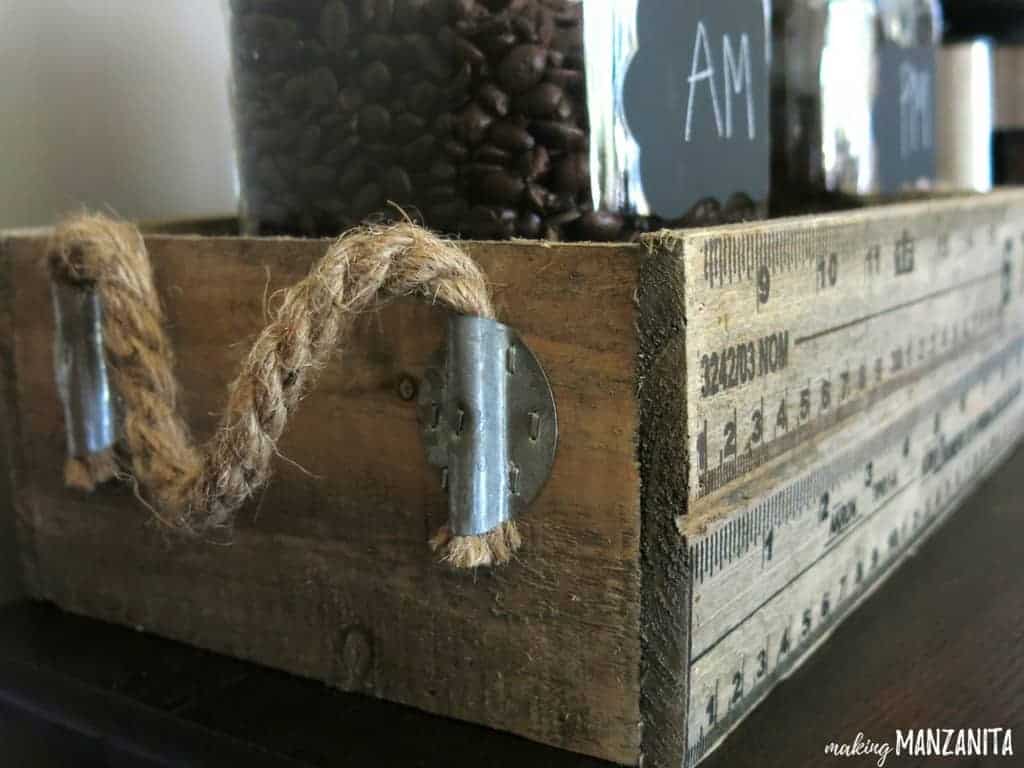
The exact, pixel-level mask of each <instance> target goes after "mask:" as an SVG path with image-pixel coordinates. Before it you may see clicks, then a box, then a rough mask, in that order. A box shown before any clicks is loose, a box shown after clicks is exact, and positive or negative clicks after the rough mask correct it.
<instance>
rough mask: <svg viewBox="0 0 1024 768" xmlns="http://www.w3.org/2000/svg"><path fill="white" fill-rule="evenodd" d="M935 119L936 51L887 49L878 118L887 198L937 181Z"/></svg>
mask: <svg viewBox="0 0 1024 768" xmlns="http://www.w3.org/2000/svg"><path fill="white" fill-rule="evenodd" d="M963 108H967V107H966V106H965V107H963ZM935 119H936V113H935V49H934V48H933V47H931V46H915V47H904V46H900V45H896V44H894V43H887V44H885V45H883V46H882V48H881V50H880V51H879V78H878V98H877V100H876V102H875V114H874V124H875V132H876V136H877V137H878V177H879V185H880V188H881V191H882V193H883V194H896V193H897V192H899V191H901V190H903V189H906V188H908V187H913V186H916V185H917V184H918V182H921V181H930V180H931V179H933V178H934V177H935Z"/></svg>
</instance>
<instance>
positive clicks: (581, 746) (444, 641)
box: [4, 236, 640, 763]
mask: <svg viewBox="0 0 1024 768" xmlns="http://www.w3.org/2000/svg"><path fill="white" fill-rule="evenodd" d="M44 243H45V238H40V237H38V236H35V237H33V236H28V237H12V238H10V239H8V241H7V242H6V243H5V245H4V249H5V251H4V253H5V255H6V259H5V269H7V270H9V272H10V273H12V274H14V275H15V276H16V279H15V280H14V281H13V284H12V285H10V286H8V290H7V293H8V296H9V300H10V301H12V302H13V304H12V306H13V322H14V327H15V334H14V339H13V342H14V347H15V349H14V356H15V358H16V370H17V373H16V390H17V413H18V414H19V417H20V424H18V425H17V430H18V431H17V433H16V434H17V439H18V451H17V467H16V476H17V478H18V491H17V503H16V508H17V517H18V522H19V538H20V545H21V552H22V559H23V563H24V566H25V575H26V579H27V582H28V586H29V589H30V590H31V593H32V595H33V596H35V597H38V598H43V599H47V600H52V601H53V602H55V603H57V604H58V605H60V606H62V607H63V608H66V609H67V610H70V611H74V612H77V613H82V614H88V615H91V616H95V617H99V618H103V619H107V620H109V621H114V622H117V623H120V624H126V625H129V626H137V627H139V628H143V629H145V630H147V631H151V632H155V633H157V634H160V635H164V636H167V637H171V638H175V639H178V640H182V641H185V642H188V643H193V644H196V645H200V646H203V647H206V648H210V649H213V650H216V651H219V652H222V653H226V654H230V655H233V656H237V657H240V658H244V659H251V660H254V661H258V662H260V663H263V664H268V665H272V666H275V667H279V668H282V669H285V670H288V671H291V672H294V673H297V674H301V675H306V676H310V677H315V678H319V679H322V680H326V681H328V682H329V683H331V684H333V685H336V686H338V687H341V688H344V689H347V690H356V691H365V692H369V693H372V694H374V695H377V696H381V697H384V698H388V699H391V700H394V701H399V702H402V703H406V704H411V705H414V706H417V707H420V708H423V709H425V710H428V711H432V712H438V713H443V714H446V715H449V716H453V717H458V718H463V719H466V720H471V721H475V722H482V723H488V724H490V725H492V726H495V727H499V728H504V729H508V730H510V731H512V732H515V733H518V734H522V735H525V736H529V737H530V738H533V739H537V740H539V741H542V742H546V743H549V744H555V745H558V746H561V747H563V748H567V749H572V750H575V751H579V752H582V753H585V754H592V755H599V756H601V757H604V758H608V759H613V760H617V761H620V762H623V763H635V762H637V760H638V756H639V746H640V728H639V726H638V724H639V721H640V714H639V676H640V599H639V591H640V557H639V534H640V515H639V510H638V507H639V496H640V492H639V469H638V464H637V460H636V456H635V435H636V433H637V420H638V412H637V410H638V409H637V407H636V405H635V399H634V396H633V395H634V389H635V359H636V354H637V352H636V348H635V346H636V345H635V335H634V331H633V323H634V310H633V307H634V303H633V302H634V290H635V284H636V275H637V270H638V261H639V259H640V250H639V249H638V248H635V247H614V246H612V247H602V246H590V247H574V246H544V245H529V246H527V245H522V244H519V245H510V244H506V245H491V246H473V247H472V253H473V255H474V256H475V257H476V258H478V259H479V260H480V262H481V264H482V265H483V267H484V270H485V272H486V273H487V274H488V275H489V277H490V279H491V280H492V282H493V285H494V289H495V298H496V305H497V308H498V313H499V317H500V318H502V319H503V320H504V321H505V322H507V323H509V324H510V325H512V326H514V327H515V328H516V329H517V330H518V331H520V333H521V334H522V335H523V336H524V337H525V339H526V340H527V342H528V344H529V345H530V346H531V348H532V349H533V350H534V352H535V353H536V354H537V356H538V357H539V358H540V360H541V361H542V363H543V365H544V366H545V368H546V371H547V374H548V376H549V378H550V380H551V383H552V386H553V389H554V392H555V398H556V401H557V403H558V407H559V424H560V429H561V444H560V450H559V453H558V457H557V461H556V464H555V468H554V472H553V475H552V477H551V479H550V481H549V483H548V485H547V486H546V488H545V490H544V492H543V494H542V496H541V497H540V498H539V499H538V501H537V502H535V504H534V505H533V506H532V507H531V509H530V510H529V512H528V513H527V514H526V515H525V516H524V517H523V519H522V527H523V534H524V537H525V541H526V547H525V550H524V552H523V554H522V556H521V557H520V558H519V559H518V560H517V561H516V563H515V564H514V565H512V566H510V567H508V568H503V569H498V570H494V571H481V572H479V573H476V574H460V573H453V572H451V571H449V570H446V569H444V568H442V567H439V566H438V565H437V564H436V563H435V562H434V561H433V560H432V558H431V556H430V553H429V551H428V549H427V547H426V543H425V542H426V539H427V537H428V535H429V534H430V533H431V532H432V531H433V530H435V529H436V528H437V526H438V525H440V524H441V523H442V522H443V520H444V519H445V517H446V510H445V502H444V498H443V496H442V493H441V490H440V487H439V482H438V478H437V476H436V473H435V472H434V471H433V470H431V469H430V468H429V467H427V465H426V462H425V459H424V456H423V448H422V444H421V441H420V437H419V431H418V426H417V423H416V416H415V404H414V403H412V402H405V401H403V400H402V399H401V398H400V397H399V394H398V383H399V381H400V379H401V378H402V377H405V376H409V377H412V378H413V379H414V380H416V379H418V378H419V376H420V374H421V372H422V370H423V367H424V365H425V362H426V359H427V358H428V356H429V355H430V354H431V353H433V351H434V350H436V349H437V348H438V346H439V343H440V340H441V333H442V329H443V317H442V316H441V314H442V313H440V312H438V311H436V310H432V309H431V308H429V307H426V306H423V305H421V304H418V303H415V302H408V303H402V304H400V305H398V306H395V307H392V308H389V309H387V310H386V311H383V312H381V313H379V314H373V315H369V316H367V317H365V318H363V319H362V320H361V321H360V323H359V324H358V328H357V331H356V333H355V335H354V339H353V341H352V344H351V347H350V349H349V350H347V351H346V353H345V354H344V356H343V363H344V364H343V365H342V364H340V363H339V364H337V365H333V366H331V367H330V369H329V370H327V371H326V372H325V374H324V376H323V377H322V380H321V383H320V384H319V386H318V387H317V389H316V391H315V392H313V393H312V394H311V395H310V396H309V397H308V398H307V399H306V401H305V402H304V403H303V406H302V408H301V409H300V410H299V412H298V413H297V414H296V416H295V418H294V419H293V422H292V423H291V424H290V425H289V427H288V430H287V433H286V436H285V439H284V440H283V441H282V444H281V453H282V458H281V459H280V460H279V461H278V462H277V468H276V471H277V475H276V478H275V480H274V481H273V482H272V484H271V486H270V487H269V488H268V489H267V490H266V492H265V493H264V494H263V495H262V497H261V498H260V499H259V500H258V503H256V504H253V505H251V506H250V507H249V508H248V509H246V510H245V511H244V512H243V513H242V514H241V516H240V519H239V524H238V527H237V530H236V532H235V535H234V537H233V539H232V541H231V542H230V545H227V546H225V545H223V544H221V543H209V542H197V541H182V540H181V539H179V538H176V537H174V536H171V535H169V534H168V533H166V532H165V531H163V530H161V529H160V527H159V526H158V525H156V524H155V523H154V521H153V518H152V516H151V515H150V513H149V512H147V510H146V509H145V508H144V507H142V506H141V505H140V504H139V503H138V501H137V500H136V499H135V498H134V497H133V494H132V492H131V490H130V489H128V488H125V487H120V488H119V487H105V488H103V489H101V490H100V491H99V492H98V493H96V494H94V495H93V496H92V497H88V498H87V497H84V496H80V495H76V494H73V493H70V492H67V491H65V490H63V489H62V488H61V484H60V472H61V466H62V462H63V458H62V456H63V450H64V448H63V435H62V423H61V415H60V409H59V408H58V401H57V395H56V392H55V389H54V383H53V370H52V353H51V345H52V341H53V324H52V319H51V313H50V309H49V295H48V283H47V279H46V275H45V274H44V272H43V270H42V269H40V268H39V260H40V259H41V258H42V256H43V248H44ZM148 244H149V247H150V250H151V255H152V258H153V261H154V264H155V265H156V271H157V285H158V286H160V288H161V290H162V293H163V299H164V301H165V304H166V308H167V313H168V319H169V323H170V327H171V336H172V339H173V342H174V344H175V348H176V349H177V350H178V366H177V368H178V374H179V377H180V379H181V381H182V384H183V388H184V392H185V398H184V399H185V409H186V411H187V414H188V416H189V418H190V420H191V423H192V424H193V425H194V428H195V432H196V434H197V435H199V436H203V435H206V434H208V433H209V430H210V429H211V428H212V427H213V425H214V423H215V418H216V413H217V409H218V408H219V407H220V406H221V403H222V402H223V400H224V393H225V387H226V385H227V383H228V381H229V380H230V378H231V377H232V375H233V372H234V370H235V368H236V366H237V364H238V362H239V359H240V357H241V356H242V355H243V354H244V352H245V351H246V349H247V345H248V343H249V342H250V341H251V339H252V338H253V335H254V334H255V333H256V332H257V331H258V330H259V329H260V328H261V327H262V325H263V322H264V321H263V318H264V311H265V306H264V302H265V301H269V302H271V303H272V302H273V293H274V291H275V290H276V289H278V288H280V287H282V286H285V285H288V284H290V283H291V282H292V281H294V280H295V279H297V278H298V277H300V276H301V275H302V274H304V272H305V271H306V270H307V269H308V267H309V265H310V263H311V261H312V260H313V259H314V258H315V257H317V256H319V255H320V254H321V253H322V252H323V250H324V248H325V245H326V243H324V242H316V241H299V240H260V241H252V240H244V239H230V238H225V239H210V238H189V237H151V238H150V239H149V240H148Z"/></svg>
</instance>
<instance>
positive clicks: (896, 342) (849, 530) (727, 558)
mask: <svg viewBox="0 0 1024 768" xmlns="http://www.w3.org/2000/svg"><path fill="white" fill-rule="evenodd" d="M678 238H679V247H680V248H682V249H683V250H682V255H683V259H684V262H685V271H686V274H687V282H686V285H685V295H686V304H685V316H686V353H685V365H686V368H687V371H688V372H689V375H688V377H687V381H686V387H687V391H686V397H685V399H686V403H687V407H686V410H687V413H686V419H687V423H688V425H689V429H688V430H687V434H686V441H687V455H688V456H690V457H692V461H691V462H690V464H689V466H688V467H687V471H688V475H689V477H688V484H687V488H688V502H687V506H686V509H685V514H682V513H680V516H679V518H678V525H679V527H680V529H681V530H682V531H683V533H684V535H685V536H686V540H687V548H688V561H689V563H690V564H691V572H690V573H691V589H692V596H693V598H692V614H691V622H690V633H689V641H690V659H689V692H688V699H689V703H688V705H687V708H686V709H687V720H688V724H687V729H686V730H687V745H688V747H687V755H686V765H694V764H696V763H697V762H698V761H699V760H700V759H701V758H702V757H703V756H704V755H705V754H707V753H708V752H709V751H710V750H711V749H713V748H714V747H715V746H716V745H717V744H718V743H719V742H720V741H721V739H722V738H724V737H725V736H726V735H727V734H728V733H729V732H730V730H731V729H732V728H733V727H735V726H736V725H737V724H738V723H739V722H740V721H741V720H742V718H743V717H744V716H745V714H746V713H747V712H749V711H750V709H751V708H752V707H753V706H754V705H756V703H757V702H758V701H760V700H761V699H762V698H763V697H764V696H765V695H766V694H767V693H768V691H770V690H771V688H772V687H773V686H774V685H775V684H776V683H777V682H778V681H779V680H781V679H783V678H784V677H785V676H786V675H788V674H789V673H790V672H791V671H792V670H793V669H795V668H796V667H797V666H798V665H799V664H800V663H801V662H802V661H803V659H804V658H806V656H807V655H808V654H809V653H811V652H812V651H813V650H814V649H815V648H816V647H817V646H818V645H819V644H820V643H821V642H823V641H824V640H825V639H826V638H827V637H828V635H829V633H830V632H831V630H832V629H833V628H834V627H835V626H836V625H837V624H838V622H840V621H841V620H842V619H843V618H844V617H845V616H847V615H849V613H850V611H852V610H853V609H854V608H855V607H856V606H857V605H858V604H859V603H860V601H862V600H863V599H864V598H865V597H866V596H867V595H868V594H870V593H871V591H872V590H873V589H875V588H876V587H877V586H878V585H879V584H881V583H882V582H883V581H884V579H885V578H887V577H888V576H889V575H890V574H892V573H893V572H894V571H895V569H896V567H897V566H898V565H899V564H900V563H901V562H902V561H904V560H905V559H906V557H907V556H908V555H909V554H910V553H911V552H913V549H914V547H915V546H916V545H917V544H918V543H919V542H920V541H922V540H923V539H924V537H926V536H927V535H928V534H929V533H930V532H931V531H933V530H934V529H935V528H936V527H937V526H938V524H940V523H941V522H942V521H943V520H944V519H946V517H947V516H948V515H949V514H950V513H951V512H952V511H953V510H954V509H955V508H956V506H957V504H958V503H959V502H960V500H962V499H963V498H964V497H965V495H966V494H967V493H968V492H969V491H970V490H971V488H972V487H973V486H974V485H975V484H976V483H977V482H978V481H979V480H980V479H981V478H983V477H984V476H985V474H986V473H988V472H990V471H991V470H992V469H993V468H994V467H995V466H996V464H997V462H998V461H999V460H1000V459H1001V458H1002V457H1003V456H1005V455H1006V452H1007V451H1008V450H1009V449H1010V448H1011V447H1012V446H1013V444H1014V443H1015V441H1016V440H1017V439H1018V438H1019V437H1020V435H1021V432H1022V430H1024V194H1022V193H1021V192H999V193H995V194H993V195H991V196H985V197H965V198H959V199H949V200H942V201H933V202H922V203H915V204H911V205H898V206H888V207H881V208H877V209H871V210H866V211H861V212H855V213H848V214H840V215H830V216H824V217H815V218H813V219H811V218H807V219H792V220H781V221H773V222H765V223H760V224H750V225H743V226H739V227H732V228H719V229H714V230H704V231H695V232H689V233H680V234H679V235H678Z"/></svg>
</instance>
